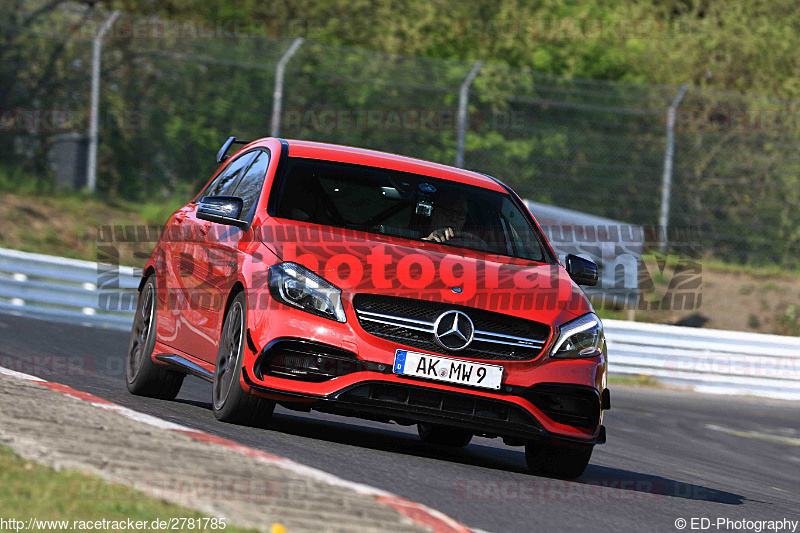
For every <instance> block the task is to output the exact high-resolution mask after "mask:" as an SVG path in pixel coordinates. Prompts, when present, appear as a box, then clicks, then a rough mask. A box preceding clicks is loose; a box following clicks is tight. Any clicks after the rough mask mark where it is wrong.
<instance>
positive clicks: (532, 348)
mask: <svg viewBox="0 0 800 533" xmlns="http://www.w3.org/2000/svg"><path fill="white" fill-rule="evenodd" d="M353 306H354V307H355V311H356V316H357V317H358V323H359V324H360V325H361V327H362V328H364V331H366V332H367V333H370V334H372V335H375V336H376V337H380V338H382V339H386V340H390V341H394V342H397V343H400V344H404V345H407V346H413V347H414V348H419V349H422V350H425V351H428V352H433V353H440V354H443V355H452V356H457V357H465V358H470V359H484V360H495V361H502V360H510V361H528V360H531V359H535V358H536V357H537V356H538V355H539V354H540V353H541V351H542V348H543V347H544V345H545V344H546V343H547V340H548V339H549V338H550V327H549V326H547V325H546V324H542V323H540V322H534V321H532V320H524V319H522V318H517V317H512V316H509V315H504V314H502V313H495V312H492V311H484V310H482V309H475V308H470V307H463V306H458V305H450V304H444V303H439V302H429V301H426V300H414V299H411V298H399V297H396V296H383V295H376V294H357V295H356V296H355V298H354V299H353ZM450 310H458V311H462V312H464V313H465V314H466V315H467V316H469V318H470V320H472V323H473V324H474V326H475V336H474V339H473V341H472V343H471V344H470V345H469V346H467V347H466V348H464V349H463V350H459V351H450V350H446V349H445V348H443V347H442V346H440V345H439V344H438V343H437V342H436V341H435V340H434V335H433V329H434V323H435V322H436V319H437V318H438V317H439V315H441V314H442V313H444V312H446V311H450Z"/></svg>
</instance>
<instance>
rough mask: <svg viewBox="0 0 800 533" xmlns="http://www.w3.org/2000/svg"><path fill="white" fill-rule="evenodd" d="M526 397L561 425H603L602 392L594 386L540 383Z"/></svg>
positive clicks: (590, 426) (595, 426)
mask: <svg viewBox="0 0 800 533" xmlns="http://www.w3.org/2000/svg"><path fill="white" fill-rule="evenodd" d="M524 397H525V398H526V399H527V400H528V401H530V402H531V403H532V404H533V405H535V406H536V407H538V408H539V410H541V411H542V413H544V414H545V415H546V416H547V417H548V418H550V419H551V420H553V421H554V422H558V423H559V424H566V425H568V426H573V427H577V428H583V429H595V428H597V426H598V424H600V395H599V394H597V391H596V390H594V389H592V388H590V387H583V386H579V385H562V384H558V383H540V384H538V385H534V386H533V387H532V388H531V389H530V390H529V391H528V392H526V393H525V394H524Z"/></svg>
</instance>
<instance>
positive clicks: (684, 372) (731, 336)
mask: <svg viewBox="0 0 800 533" xmlns="http://www.w3.org/2000/svg"><path fill="white" fill-rule="evenodd" d="M603 325H604V327H605V331H606V340H607V342H608V353H609V372H610V373H611V374H614V375H626V374H627V375H643V376H650V377H652V378H654V379H655V380H657V381H659V382H661V383H667V384H674V385H681V386H687V387H690V388H692V389H694V390H697V391H700V392H710V393H720V394H754V395H758V396H765V397H771V398H780V399H791V400H800V337H787V336H782V335H765V334H763V333H744V332H738V331H722V330H716V329H700V328H686V327H679V326H669V325H664V324H647V323H643V322H627V321H624V320H604V321H603Z"/></svg>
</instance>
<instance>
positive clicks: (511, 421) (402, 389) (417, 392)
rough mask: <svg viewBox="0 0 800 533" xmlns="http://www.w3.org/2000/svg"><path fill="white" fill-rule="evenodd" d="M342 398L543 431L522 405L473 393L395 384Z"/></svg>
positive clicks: (362, 387) (366, 388) (355, 391)
mask: <svg viewBox="0 0 800 533" xmlns="http://www.w3.org/2000/svg"><path fill="white" fill-rule="evenodd" d="M339 399H341V400H346V401H349V402H353V403H363V404H369V405H377V406H380V405H384V406H386V407H395V408H398V407H400V408H403V409H404V410H407V411H409V412H419V413H428V414H438V415H443V416H446V417H450V418H456V419H459V420H474V421H478V422H483V423H490V424H491V423H492V422H495V423H501V424H502V425H507V426H516V427H517V428H518V429H522V430H525V431H535V432H538V431H541V426H540V425H539V423H538V422H537V421H536V419H535V418H534V417H533V416H532V415H531V414H529V413H528V412H527V411H525V410H524V409H523V408H521V407H520V406H518V405H515V404H513V403H510V402H504V401H501V400H492V399H488V398H480V397H477V396H471V395H469V394H459V393H454V392H443V391H439V390H434V389H427V388H423V387H415V386H411V385H399V384H393V383H366V384H363V385H359V386H356V387H354V388H352V389H348V390H347V391H345V392H344V393H343V394H342V395H341V396H340V398H339Z"/></svg>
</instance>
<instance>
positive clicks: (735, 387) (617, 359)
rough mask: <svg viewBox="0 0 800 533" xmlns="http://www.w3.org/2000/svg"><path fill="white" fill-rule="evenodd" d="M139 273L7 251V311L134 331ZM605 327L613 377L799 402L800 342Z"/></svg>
mask: <svg viewBox="0 0 800 533" xmlns="http://www.w3.org/2000/svg"><path fill="white" fill-rule="evenodd" d="M140 276H141V270H140V269H136V268H131V267H117V266H113V265H103V264H98V263H93V262H89V261H79V260H76V259H65V258H61V257H52V256H47V255H40V254H32V253H27V252H19V251H16V250H7V249H2V248H0V312H5V313H13V314H19V315H27V316H34V317H38V318H45V319H50V320H58V321H67V322H73V323H80V324H85V325H91V326H100V327H107V328H113V329H119V330H125V331H127V330H128V329H129V328H130V325H131V321H132V315H133V312H134V310H135V307H136V288H137V286H138V283H139V278H140ZM109 304H111V305H109ZM110 308H112V309H114V310H113V311H110V310H109V309H110ZM603 324H604V325H605V330H606V338H607V340H608V351H609V371H610V373H611V374H612V375H617V376H620V375H631V376H634V375H636V376H638V375H644V376H650V377H652V378H653V379H655V380H656V381H659V382H663V383H668V384H675V385H682V386H687V387H690V388H692V389H694V390H697V391H701V392H713V393H723V394H753V395H758V396H765V397H772V398H781V399H793V400H800V337H784V336H780V335H764V334H760V333H742V332H735V331H721V330H712V329H697V328H686V327H678V326H668V325H662V324H647V323H642V322H627V321H623V320H604V321H603Z"/></svg>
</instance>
